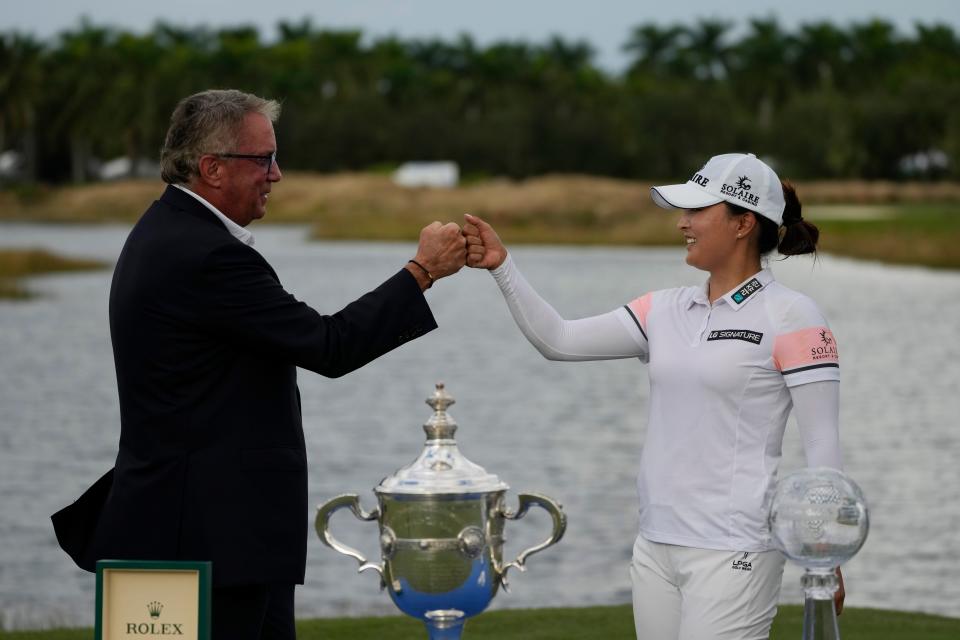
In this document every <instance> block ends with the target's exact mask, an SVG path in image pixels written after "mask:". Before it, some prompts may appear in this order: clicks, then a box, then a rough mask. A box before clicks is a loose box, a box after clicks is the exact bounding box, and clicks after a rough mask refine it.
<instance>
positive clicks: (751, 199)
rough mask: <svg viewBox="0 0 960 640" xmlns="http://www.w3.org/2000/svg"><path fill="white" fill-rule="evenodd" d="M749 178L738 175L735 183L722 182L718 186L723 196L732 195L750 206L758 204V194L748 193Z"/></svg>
mask: <svg viewBox="0 0 960 640" xmlns="http://www.w3.org/2000/svg"><path fill="white" fill-rule="evenodd" d="M750 188H751V187H750V178H748V177H747V176H740V177H739V178H737V182H736V184H724V185H723V186H722V187H720V193H722V194H723V195H725V196H732V197H734V198H736V199H737V200H740V201H741V202H745V203H747V204H749V205H750V206H752V207H758V206H760V196H758V195H757V194H755V193H750Z"/></svg>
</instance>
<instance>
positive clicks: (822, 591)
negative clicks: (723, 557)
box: [769, 468, 870, 640]
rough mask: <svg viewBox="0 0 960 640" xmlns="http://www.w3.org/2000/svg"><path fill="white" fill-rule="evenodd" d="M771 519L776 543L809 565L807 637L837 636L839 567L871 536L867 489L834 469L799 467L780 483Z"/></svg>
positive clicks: (806, 579) (830, 638)
mask: <svg viewBox="0 0 960 640" xmlns="http://www.w3.org/2000/svg"><path fill="white" fill-rule="evenodd" d="M769 522H770V533H771V535H772V536H773V541H774V544H775V545H776V547H777V548H778V549H779V550H780V551H781V552H782V553H783V554H784V555H785V556H786V557H787V558H789V559H790V560H792V561H793V562H795V563H797V564H799V565H800V566H802V567H804V568H805V569H806V571H805V572H804V575H803V578H802V581H801V583H802V585H803V591H804V607H803V640H834V639H839V638H840V629H839V627H838V626H837V614H836V611H835V609H834V605H833V596H834V594H835V593H836V591H837V587H838V580H837V575H836V571H835V570H836V568H837V567H839V566H840V565H841V564H843V563H844V562H846V561H847V560H849V559H850V558H852V557H853V556H855V555H856V554H857V552H858V551H859V550H860V547H862V546H863V543H864V542H865V541H866V539H867V532H868V531H869V529H870V517H869V512H868V509H867V503H866V500H865V499H864V497H863V492H861V491H860V487H858V486H857V484H856V483H855V482H854V481H853V480H851V479H850V478H849V477H848V476H846V475H845V474H843V473H842V472H840V471H837V470H836V469H828V468H810V469H801V470H799V471H796V472H794V473H791V474H789V475H787V476H785V477H784V478H783V479H782V480H780V482H779V483H778V484H777V489H776V491H775V493H774V496H773V501H772V503H771V505H770V519H769Z"/></svg>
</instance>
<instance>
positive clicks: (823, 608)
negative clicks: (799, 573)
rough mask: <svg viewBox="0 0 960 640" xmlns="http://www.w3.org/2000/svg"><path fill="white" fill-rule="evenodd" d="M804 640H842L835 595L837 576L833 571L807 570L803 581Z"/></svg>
mask: <svg viewBox="0 0 960 640" xmlns="http://www.w3.org/2000/svg"><path fill="white" fill-rule="evenodd" d="M802 584H803V592H804V595H805V599H804V601H803V640H840V627H839V625H838V624H837V611H836V609H835V608H834V604H833V595H834V594H835V593H836V592H837V576H836V574H835V573H833V572H832V571H829V570H827V571H824V570H813V569H807V570H806V572H805V573H804V574H803V579H802Z"/></svg>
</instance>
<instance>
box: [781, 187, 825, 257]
mask: <svg viewBox="0 0 960 640" xmlns="http://www.w3.org/2000/svg"><path fill="white" fill-rule="evenodd" d="M780 183H781V184H782V185H783V199H784V200H785V201H786V203H787V206H786V207H785V208H784V210H783V234H782V235H781V236H780V243H779V244H778V245H777V251H779V252H780V254H781V255H785V256H797V255H801V254H804V253H816V252H817V240H819V239H820V230H819V229H817V226H816V225H815V224H813V223H811V222H807V221H806V220H804V219H803V216H802V215H801V208H802V207H801V204H800V198H799V197H797V190H796V189H794V188H793V185H792V184H790V182H788V181H787V180H781V181H780Z"/></svg>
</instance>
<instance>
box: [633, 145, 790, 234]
mask: <svg viewBox="0 0 960 640" xmlns="http://www.w3.org/2000/svg"><path fill="white" fill-rule="evenodd" d="M650 195H651V196H652V197H653V201H654V202H656V203H657V205H658V206H660V207H663V208H664V209H702V208H703V207H709V206H711V205H715V204H717V203H718V202H722V201H727V202H730V203H732V204H735V205H739V206H741V207H743V208H745V209H749V210H750V211H754V212H756V213H759V214H760V215H761V216H763V217H764V218H768V219H770V220H773V221H774V222H776V223H777V225H778V226H779V225H781V224H783V209H784V207H785V206H786V202H785V201H784V199H783V187H782V185H781V184H780V178H779V177H777V174H776V173H775V172H774V170H773V169H771V168H770V167H769V166H768V165H767V164H766V163H765V162H763V161H762V160H759V159H757V156H755V155H753V154H752V153H725V154H723V155H719V156H713V157H712V158H710V160H708V161H707V164H705V165H703V168H702V169H700V171H698V172H696V173H695V174H693V177H692V178H690V179H689V180H688V181H687V182H686V183H685V184H671V185H666V186H662V187H651V189H650Z"/></svg>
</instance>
